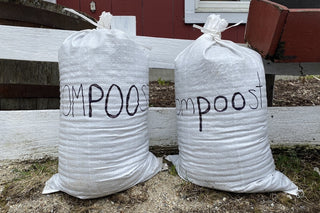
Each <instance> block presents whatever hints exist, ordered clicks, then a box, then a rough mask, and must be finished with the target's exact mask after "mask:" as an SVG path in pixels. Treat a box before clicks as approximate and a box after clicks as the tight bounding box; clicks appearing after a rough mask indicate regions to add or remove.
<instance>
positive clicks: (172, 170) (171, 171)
mask: <svg viewBox="0 0 320 213" xmlns="http://www.w3.org/2000/svg"><path fill="white" fill-rule="evenodd" d="M169 174H170V175H173V176H177V175H178V173H177V170H176V167H175V166H174V165H173V164H172V165H171V166H170V167H169Z"/></svg>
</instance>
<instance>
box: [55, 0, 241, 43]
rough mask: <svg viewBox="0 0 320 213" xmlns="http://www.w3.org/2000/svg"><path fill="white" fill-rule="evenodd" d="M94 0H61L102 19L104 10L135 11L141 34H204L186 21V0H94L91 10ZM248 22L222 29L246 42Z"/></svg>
mask: <svg viewBox="0 0 320 213" xmlns="http://www.w3.org/2000/svg"><path fill="white" fill-rule="evenodd" d="M91 1H92V0H81V1H80V0H57V3H58V4H61V5H64V6H67V7H70V8H74V9H76V10H80V11H83V12H85V13H87V14H88V15H90V16H92V17H94V18H95V19H99V15H100V14H101V12H102V11H109V12H111V13H112V14H113V15H133V16H136V20H137V35H143V36H154V37H165V38H180V39H196V38H197V37H199V36H200V35H201V32H200V31H199V30H198V29H194V28H193V27H192V24H185V23H184V0H161V1H159V0H94V1H95V3H96V8H97V11H96V12H94V13H93V12H91V11H90V6H89V4H90V2H91ZM244 31H245V25H240V26H237V27H234V28H231V29H229V30H228V31H226V32H224V33H222V38H223V39H228V40H232V41H234V42H244Z"/></svg>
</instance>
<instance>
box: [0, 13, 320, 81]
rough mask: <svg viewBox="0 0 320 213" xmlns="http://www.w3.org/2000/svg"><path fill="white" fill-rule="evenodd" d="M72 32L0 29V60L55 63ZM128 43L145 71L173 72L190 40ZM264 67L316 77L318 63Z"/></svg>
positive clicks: (126, 24)
mask: <svg viewBox="0 0 320 213" xmlns="http://www.w3.org/2000/svg"><path fill="white" fill-rule="evenodd" d="M122 19H125V17H122V18H119V22H118V24H117V25H118V26H119V27H118V28H121V27H124V28H127V29H128V31H130V32H129V34H130V35H132V34H134V33H135V31H134V30H135V29H133V28H132V27H133V26H132V25H133V23H135V18H134V20H133V18H132V17H130V16H129V17H128V18H127V19H125V20H126V21H123V20H122ZM121 20H122V21H121ZM129 23H130V24H129ZM130 26H131V27H130ZM115 28H117V27H115ZM134 28H135V27H134ZM132 31H134V32H132ZM74 32H76V31H68V30H56V29H43V28H28V27H13V26H4V25H0V48H1V51H0V59H13V60H26V61H48V62H57V61H58V49H59V47H60V45H61V44H62V42H63V41H64V40H65V38H67V37H68V36H69V35H71V34H72V33H74ZM132 39H134V40H135V41H137V42H138V43H140V44H142V45H144V46H146V47H148V48H149V49H151V52H150V61H149V67H150V68H161V69H174V59H175V58H176V56H177V55H178V54H179V53H180V52H181V51H182V50H183V49H184V48H186V47H187V46H188V45H189V44H191V43H192V40H185V39H168V38H156V37H146V36H132ZM264 64H265V70H266V73H268V74H282V75H285V74H288V75H301V69H302V70H303V74H320V63H272V62H270V61H264Z"/></svg>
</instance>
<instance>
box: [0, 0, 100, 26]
mask: <svg viewBox="0 0 320 213" xmlns="http://www.w3.org/2000/svg"><path fill="white" fill-rule="evenodd" d="M62 9H63V7H62V6H61V5H56V4H52V3H48V2H45V1H38V0H29V1H24V0H15V1H8V0H0V23H1V22H2V21H3V20H5V21H6V22H5V23H8V24H11V25H12V24H18V25H20V26H25V25H27V26H29V25H30V24H32V25H34V26H37V27H48V28H56V29H66V30H83V29H92V28H95V27H94V26H93V25H92V24H90V23H88V22H86V21H84V20H83V19H81V18H80V17H78V16H75V15H74V14H71V13H68V12H65V11H63V10H62Z"/></svg>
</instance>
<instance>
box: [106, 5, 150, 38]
mask: <svg viewBox="0 0 320 213" xmlns="http://www.w3.org/2000/svg"><path fill="white" fill-rule="evenodd" d="M142 6H143V2H142V0H112V1H111V11H112V14H113V15H116V16H135V17H136V21H137V27H136V29H137V35H143V27H144V26H143V13H142Z"/></svg>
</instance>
